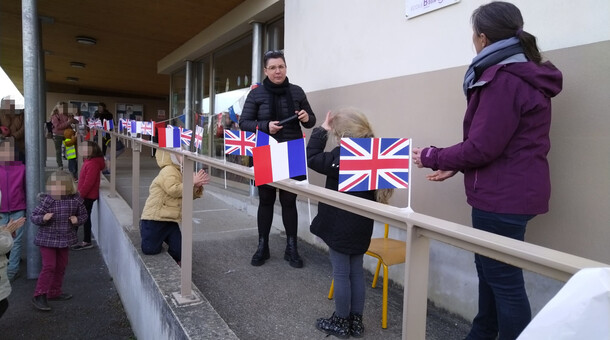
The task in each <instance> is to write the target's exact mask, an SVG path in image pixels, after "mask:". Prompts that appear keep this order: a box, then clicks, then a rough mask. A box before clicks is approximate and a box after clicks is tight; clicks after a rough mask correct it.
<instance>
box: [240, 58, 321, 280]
mask: <svg viewBox="0 0 610 340" xmlns="http://www.w3.org/2000/svg"><path fill="white" fill-rule="evenodd" d="M263 63H264V67H265V75H266V76H267V77H266V78H265V79H264V80H263V85H262V86H259V87H257V88H255V89H254V90H252V91H250V93H249V94H248V97H247V98H246V102H245V104H244V108H243V110H242V113H241V116H240V118H239V128H240V129H241V130H243V131H252V132H256V129H257V128H258V129H259V130H261V131H262V132H265V133H266V134H268V135H270V136H271V137H273V138H274V139H275V140H277V141H278V142H286V141H289V140H293V139H297V138H303V132H302V131H301V125H302V126H303V127H305V128H312V127H313V126H314V125H315V124H316V116H315V115H314V113H313V111H312V109H311V106H310V105H309V102H308V101H307V97H306V96H305V92H304V91H303V89H302V88H300V87H299V86H297V85H294V84H291V83H290V82H289V81H288V77H286V59H285V58H284V54H283V53H282V52H281V51H269V52H267V53H265V55H264V58H263ZM295 179H297V180H303V179H305V177H304V176H302V178H299V177H297V178H295ZM258 196H259V204H258V213H257V222H258V248H257V250H256V253H254V255H253V256H252V260H251V262H250V263H251V264H252V265H253V266H261V265H263V264H264V263H265V260H268V259H269V257H270V254H269V232H270V231H271V222H272V221H273V206H274V204H275V197H276V188H275V187H273V186H270V185H261V186H259V187H258ZM296 199H297V195H296V194H293V193H291V192H288V191H284V190H280V203H281V204H282V221H283V222H284V228H285V229H286V237H287V244H286V250H285V251H284V259H285V260H286V261H289V263H290V266H292V267H294V268H301V267H303V260H302V259H301V257H300V256H299V253H298V251H297V231H298V229H297V228H298V215H297V205H296Z"/></svg>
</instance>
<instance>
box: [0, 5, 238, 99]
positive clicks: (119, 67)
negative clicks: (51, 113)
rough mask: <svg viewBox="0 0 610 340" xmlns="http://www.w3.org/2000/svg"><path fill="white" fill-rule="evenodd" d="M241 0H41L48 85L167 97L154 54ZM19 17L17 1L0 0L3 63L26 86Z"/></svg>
mask: <svg viewBox="0 0 610 340" xmlns="http://www.w3.org/2000/svg"><path fill="white" fill-rule="evenodd" d="M244 1H245V0H172V1H161V0H153V1H150V0H129V1H125V0H106V1H83V0H59V1H57V0H39V1H37V3H38V15H39V16H40V17H42V18H43V19H42V24H41V28H42V46H43V49H44V51H45V70H46V73H45V74H46V80H47V91H49V92H66V93H78V94H89V95H108V96H133V97H151V98H165V97H167V96H168V93H169V76H168V75H162V74H157V61H158V60H160V59H162V58H163V57H165V56H166V55H168V54H169V53H170V52H172V51H173V50H175V49H176V48H177V47H179V46H181V45H182V44H183V43H185V42H186V41H187V40H189V39H190V38H192V37H193V36H194V35H195V34H197V33H199V32H201V31H202V30H203V29H205V28H206V27H208V26H209V25H211V24H212V23H213V22H215V21H216V20H217V19H219V18H221V17H222V16H224V15H225V14H227V13H228V12H230V11H231V10H232V9H234V8H235V7H237V6H238V5H240V4H241V3H242V2H244ZM21 25H22V23H21V1H19V0H2V1H0V66H2V68H3V69H4V71H5V72H6V73H7V74H8V76H9V77H10V78H11V80H12V81H13V83H15V85H16V86H17V88H18V89H19V90H20V91H21V92H22V93H23V59H22V55H23V51H22V48H23V47H22V29H21ZM77 36H86V37H92V38H95V39H96V40H97V43H96V44H95V45H82V44H79V43H77V42H76V37H77ZM72 62H78V63H83V64H85V67H84V68H76V67H72V66H71V63H72ZM69 78H78V81H74V80H68V79H69Z"/></svg>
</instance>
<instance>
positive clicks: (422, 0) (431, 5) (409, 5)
mask: <svg viewBox="0 0 610 340" xmlns="http://www.w3.org/2000/svg"><path fill="white" fill-rule="evenodd" d="M458 2H460V0H405V4H406V6H405V15H406V16H407V19H413V18H415V17H416V16H419V15H422V14H426V13H428V12H432V11H435V10H437V9H441V8H443V7H447V6H450V5H453V4H457V3H458Z"/></svg>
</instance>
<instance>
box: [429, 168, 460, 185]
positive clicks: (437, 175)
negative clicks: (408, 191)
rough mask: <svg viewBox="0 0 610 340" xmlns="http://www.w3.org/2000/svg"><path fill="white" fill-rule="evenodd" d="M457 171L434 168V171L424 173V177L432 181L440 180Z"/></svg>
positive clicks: (449, 176)
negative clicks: (427, 173)
mask: <svg viewBox="0 0 610 340" xmlns="http://www.w3.org/2000/svg"><path fill="white" fill-rule="evenodd" d="M456 173H457V171H452V170H436V171H435V172H433V173H431V174H429V175H426V178H427V179H428V180H429V181H432V182H442V181H444V180H446V179H447V178H451V177H453V176H454V175H455V174H456Z"/></svg>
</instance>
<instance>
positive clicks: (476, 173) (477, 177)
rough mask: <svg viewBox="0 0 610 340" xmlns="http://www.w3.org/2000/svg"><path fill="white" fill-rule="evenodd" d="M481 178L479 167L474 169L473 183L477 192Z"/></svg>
mask: <svg viewBox="0 0 610 340" xmlns="http://www.w3.org/2000/svg"><path fill="white" fill-rule="evenodd" d="M478 180H479V169H477V170H475V171H474V183H473V186H472V188H473V190H474V191H475V192H476V191H477V181H478Z"/></svg>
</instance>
